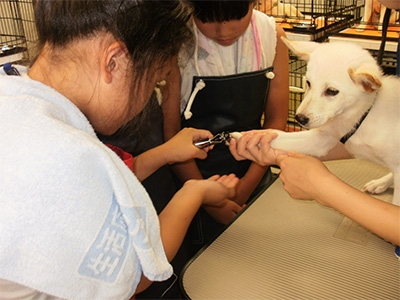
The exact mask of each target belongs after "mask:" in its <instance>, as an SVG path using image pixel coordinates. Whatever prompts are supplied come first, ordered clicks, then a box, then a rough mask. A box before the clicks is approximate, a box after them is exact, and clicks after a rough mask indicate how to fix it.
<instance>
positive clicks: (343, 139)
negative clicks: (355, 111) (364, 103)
mask: <svg viewBox="0 0 400 300" xmlns="http://www.w3.org/2000/svg"><path fill="white" fill-rule="evenodd" d="M372 106H373V105H371V107H370V108H369V109H368V110H367V111H366V112H365V113H364V114H363V115H362V117H361V119H360V121H358V123H357V124H356V125H355V126H354V127H353V129H352V130H351V131H350V132H349V133H347V134H346V135H345V136H343V137H342V138H341V139H340V142H341V143H342V144H344V143H346V142H347V141H348V140H349V139H350V138H351V137H352V136H353V134H355V133H356V131H357V129H358V128H360V126H361V124H362V122H363V121H364V120H365V118H366V117H367V116H368V113H369V112H370V111H371V108H372Z"/></svg>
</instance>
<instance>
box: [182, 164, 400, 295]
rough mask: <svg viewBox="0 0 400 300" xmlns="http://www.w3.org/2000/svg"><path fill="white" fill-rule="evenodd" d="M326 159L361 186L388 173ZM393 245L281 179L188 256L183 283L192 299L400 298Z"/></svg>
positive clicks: (339, 173)
mask: <svg viewBox="0 0 400 300" xmlns="http://www.w3.org/2000/svg"><path fill="white" fill-rule="evenodd" d="M327 166H328V168H329V169H330V170H331V171H332V172H334V173H335V174H336V175H337V176H339V177H340V178H342V179H343V180H345V181H346V182H348V183H349V184H350V185H352V186H354V187H357V188H359V189H361V188H362V186H363V185H364V183H366V182H367V181H369V180H370V179H374V178H378V177H380V176H382V175H384V174H386V173H387V170H385V169H384V168H382V167H380V166H377V165H374V164H371V163H369V162H366V161H359V160H343V161H333V162H328V163H327ZM392 192H393V190H390V191H388V192H386V193H385V194H383V195H380V196H379V197H378V198H380V199H382V200H384V201H391V198H392ZM349 201H350V199H349ZM394 248H395V247H394V246H393V245H392V244H390V243H387V242H385V241H383V240H382V239H380V238H379V237H377V236H375V235H374V234H372V233H370V232H368V231H367V230H365V229H364V228H363V227H361V226H359V225H358V224H356V223H354V222H353V221H351V220H350V219H348V218H346V217H344V216H343V215H341V214H340V213H338V212H337V211H334V210H333V209H331V208H328V207H324V206H322V205H320V204H318V203H316V202H314V201H300V200H294V199H292V198H291V197H289V196H288V194H287V193H286V192H285V191H284V189H283V187H282V183H281V181H280V180H279V179H278V180H277V181H275V182H274V183H273V185H271V187H270V188H269V189H267V190H266V191H265V192H264V194H262V195H261V196H260V197H259V198H258V199H257V200H256V201H255V202H254V203H252V204H251V205H250V206H249V207H248V208H247V209H246V210H245V211H244V212H243V213H242V214H241V215H240V216H239V217H238V218H237V219H236V220H235V221H234V222H233V223H232V224H231V225H230V226H229V227H228V228H227V229H226V230H225V231H224V232H223V233H222V234H221V235H220V236H219V237H218V238H217V239H216V240H215V241H214V242H213V243H212V244H211V245H210V246H209V247H207V248H206V249H205V250H203V251H202V252H200V254H199V255H198V256H197V257H196V258H195V259H194V260H192V261H191V262H190V263H189V264H188V266H187V268H186V270H185V271H184V272H183V276H182V279H181V280H182V281H181V284H182V288H183V290H184V291H185V293H186V294H187V296H188V298H190V299H230V300H232V299H400V261H399V260H398V259H397V257H396V256H395V254H394Z"/></svg>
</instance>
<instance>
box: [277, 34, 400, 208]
mask: <svg viewBox="0 0 400 300" xmlns="http://www.w3.org/2000/svg"><path fill="white" fill-rule="evenodd" d="M283 40H284V42H285V43H286V44H287V45H288V47H289V48H290V49H291V50H292V51H293V52H294V53H295V54H296V55H297V56H299V57H300V58H301V59H303V60H306V61H308V64H307V73H306V79H307V84H308V88H307V90H306V93H305V96H304V100H303V101H302V103H301V104H300V106H299V108H298V110H297V112H296V118H297V119H298V120H299V121H303V123H305V121H307V118H308V122H307V123H305V124H303V125H304V127H306V128H308V129H310V130H306V131H300V132H295V133H287V132H279V135H278V137H277V138H276V139H275V140H274V141H272V143H271V146H272V147H273V148H275V149H284V150H288V151H296V152H300V153H304V154H308V155H312V156H315V157H322V156H325V155H327V154H328V153H329V152H330V150H332V149H333V148H334V147H335V146H337V145H338V143H340V142H339V141H340V139H341V138H342V137H343V136H345V135H346V134H347V133H349V132H350V131H351V130H352V129H353V128H354V127H355V125H356V124H357V123H358V121H359V120H360V119H361V118H362V116H363V115H364V113H365V112H366V111H368V109H370V108H371V109H370V111H369V113H368V115H367V117H366V118H365V119H364V121H363V122H362V123H361V126H360V127H359V128H358V130H357V131H356V132H355V133H354V135H353V136H352V137H351V138H350V139H349V140H348V141H347V142H346V143H345V144H344V146H345V148H346V149H347V151H348V152H350V153H351V154H353V155H354V156H355V157H356V158H361V159H366V160H369V161H372V162H375V163H377V164H380V165H383V166H385V167H387V168H388V169H390V170H391V171H392V173H390V174H388V175H387V176H384V177H383V178H381V179H378V180H375V181H372V182H369V183H367V184H366V186H365V190H367V191H368V192H371V193H381V192H383V191H385V190H386V189H387V188H388V187H389V186H391V185H392V183H393V180H394V196H393V203H394V204H396V205H400V191H399V189H400V157H399V155H400V79H399V78H398V77H395V76H384V75H383V74H382V71H381V69H380V67H379V66H378V64H377V63H376V61H375V59H374V58H373V57H372V56H371V55H370V54H369V52H368V51H366V50H364V49H362V48H360V47H359V46H357V45H355V44H350V43H340V42H333V43H324V44H320V43H315V42H295V41H288V40H286V39H283Z"/></svg>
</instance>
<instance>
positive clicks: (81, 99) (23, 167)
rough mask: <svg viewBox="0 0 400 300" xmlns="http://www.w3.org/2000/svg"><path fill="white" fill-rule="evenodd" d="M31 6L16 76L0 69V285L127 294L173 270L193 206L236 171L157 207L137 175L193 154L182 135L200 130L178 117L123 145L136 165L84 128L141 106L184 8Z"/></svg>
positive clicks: (32, 291)
mask: <svg viewBox="0 0 400 300" xmlns="http://www.w3.org/2000/svg"><path fill="white" fill-rule="evenodd" d="M35 17H36V22H37V28H38V34H39V42H40V46H41V50H40V53H39V55H38V57H37V59H36V60H35V62H34V63H33V65H32V67H31V68H30V69H29V70H28V71H27V73H23V72H22V74H21V76H7V75H5V74H2V75H1V76H0V124H1V125H0V126H1V128H2V132H3V134H2V138H1V142H0V157H1V158H0V167H1V169H2V171H3V173H4V176H3V177H2V180H1V181H0V191H1V193H0V205H1V210H0V298H1V299H129V298H130V297H131V296H132V295H133V294H134V293H138V292H140V291H142V290H144V289H145V288H146V287H148V286H149V285H150V283H151V281H161V280H165V279H167V278H168V277H170V276H171V274H172V268H171V265H170V264H169V261H170V260H171V259H172V258H173V257H174V255H175V254H176V252H177V250H178V249H179V246H180V244H181V242H182V240H183V238H184V236H185V233H186V230H187V228H188V226H189V223H190V222H191V220H192V218H193V216H194V215H195V213H196V212H197V210H198V209H199V207H200V206H201V205H217V206H218V205H220V204H221V202H222V200H223V199H224V198H226V197H230V196H232V194H233V193H234V188H235V185H236V184H237V181H238V180H237V178H236V177H235V176H233V175H230V176H223V177H219V176H215V177H212V178H210V179H208V180H193V181H190V182H188V183H187V184H185V185H184V186H183V187H182V188H181V189H180V190H179V191H178V192H177V193H176V194H175V196H174V197H173V198H172V199H171V201H170V202H169V204H168V205H167V206H166V207H165V209H164V210H163V211H162V212H161V214H160V215H159V216H158V217H157V214H156V211H155V209H154V207H153V206H152V203H151V200H150V198H149V196H148V194H147V193H146V192H145V190H144V188H143V187H142V185H141V184H140V182H139V180H140V179H141V178H145V177H146V176H148V175H149V174H151V173H152V172H153V171H154V170H156V169H158V168H159V167H160V166H161V165H164V164H167V163H173V162H176V161H184V160H187V159H190V158H205V157H206V156H207V151H204V150H200V149H198V148H197V147H195V146H194V145H193V142H194V141H196V140H199V139H205V138H210V137H211V136H212V135H211V133H210V132H208V131H205V130H194V129H187V130H183V131H181V132H180V133H179V134H178V135H177V136H176V137H174V138H173V139H171V140H170V141H169V142H168V143H165V144H163V145H161V146H159V147H156V148H154V149H152V150H150V151H149V152H147V153H144V154H143V155H141V156H139V157H136V158H134V159H133V167H132V168H133V169H134V170H135V173H136V175H137V177H135V175H134V174H133V172H132V171H131V170H130V169H129V168H128V167H127V165H125V164H124V162H123V161H122V160H121V159H120V158H119V157H118V156H117V154H116V153H114V152H113V151H112V150H111V149H110V148H108V147H107V146H106V145H104V144H103V143H102V142H101V141H100V140H99V139H98V138H97V137H96V134H95V131H97V132H99V133H102V134H112V133H113V132H115V131H116V130H117V129H118V128H120V127H121V126H122V125H123V124H124V123H126V122H128V121H129V120H130V119H132V118H133V117H134V116H135V115H137V114H138V113H139V112H140V111H141V110H142V109H143V107H144V106H145V105H146V103H147V101H148V99H149V96H150V94H151V93H152V91H153V89H154V87H155V84H156V82H159V81H161V80H162V79H163V78H164V77H165V76H166V74H167V73H168V72H169V69H170V61H171V60H173V59H174V57H175V56H176V55H177V53H178V51H179V49H180V46H181V44H182V43H183V42H184V41H185V40H186V39H187V38H188V37H189V36H190V32H189V31H188V29H187V27H186V22H187V18H188V10H187V9H186V7H185V6H184V5H183V4H182V3H181V2H179V1H143V0H142V1H141V0H101V1H94V0H88V1H74V0H70V1H67V0H66V1H53V0H39V1H36V2H35ZM122 154H124V153H122ZM149 158H150V159H149ZM138 179H139V180H138Z"/></svg>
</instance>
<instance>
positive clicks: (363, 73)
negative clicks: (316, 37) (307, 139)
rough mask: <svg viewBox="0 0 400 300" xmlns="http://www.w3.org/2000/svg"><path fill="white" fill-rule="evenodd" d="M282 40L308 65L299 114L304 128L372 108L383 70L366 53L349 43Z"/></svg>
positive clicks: (297, 118)
mask: <svg viewBox="0 0 400 300" xmlns="http://www.w3.org/2000/svg"><path fill="white" fill-rule="evenodd" d="M283 41H284V42H285V44H286V45H287V46H288V48H289V49H290V50H292V52H293V53H294V54H296V55H297V56H298V57H299V58H300V59H302V60H305V61H307V62H308V63H307V73H306V80H307V89H306V92H305V95H304V99H303V101H302V103H301V104H300V106H299V108H298V109H297V112H296V120H297V121H298V122H299V123H300V124H301V125H303V126H304V127H306V128H316V127H320V126H323V125H324V124H326V123H328V122H329V121H330V120H333V119H334V118H336V117H337V116H338V115H342V116H341V117H342V118H346V115H348V117H349V118H352V117H354V116H352V114H355V115H356V113H357V112H358V111H361V112H363V111H365V110H367V109H368V107H370V105H372V103H373V101H374V97H375V92H376V90H378V89H379V88H380V87H381V80H380V79H381V77H382V71H381V69H380V68H379V66H378V64H377V63H376V61H375V59H374V58H373V57H372V56H371V55H370V54H369V53H368V52H367V51H366V50H363V49H362V48H360V47H358V46H357V45H354V44H350V43H339V42H334V43H316V42H303V41H289V40H287V39H284V38H283ZM364 107H366V109H365V110H364ZM355 121H356V120H355Z"/></svg>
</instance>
